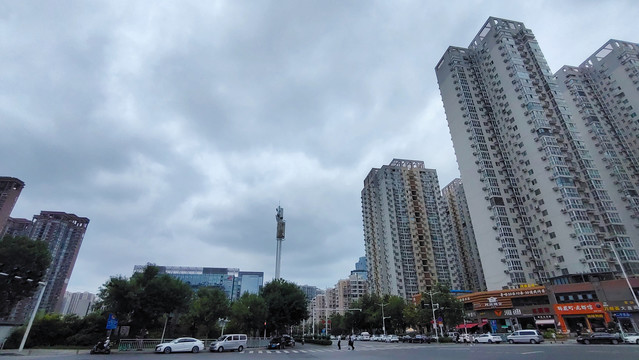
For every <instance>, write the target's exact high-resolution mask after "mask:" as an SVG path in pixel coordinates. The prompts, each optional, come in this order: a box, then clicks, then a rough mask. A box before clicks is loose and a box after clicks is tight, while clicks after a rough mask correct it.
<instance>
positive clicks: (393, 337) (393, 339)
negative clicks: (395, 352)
mask: <svg viewBox="0 0 639 360" xmlns="http://www.w3.org/2000/svg"><path fill="white" fill-rule="evenodd" d="M386 342H388V343H398V342H399V336H397V335H388V336H387V337H386Z"/></svg>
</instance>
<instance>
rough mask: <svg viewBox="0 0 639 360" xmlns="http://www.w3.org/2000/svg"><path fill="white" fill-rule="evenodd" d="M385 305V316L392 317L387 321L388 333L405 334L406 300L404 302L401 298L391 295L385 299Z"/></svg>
mask: <svg viewBox="0 0 639 360" xmlns="http://www.w3.org/2000/svg"><path fill="white" fill-rule="evenodd" d="M384 303H385V305H384V316H389V317H390V318H388V319H386V333H387V334H398V333H400V332H401V333H403V332H404V329H406V322H405V320H404V308H405V307H406V300H404V298H402V297H400V296H396V295H391V296H387V297H385V299H384ZM386 304H388V305H386Z"/></svg>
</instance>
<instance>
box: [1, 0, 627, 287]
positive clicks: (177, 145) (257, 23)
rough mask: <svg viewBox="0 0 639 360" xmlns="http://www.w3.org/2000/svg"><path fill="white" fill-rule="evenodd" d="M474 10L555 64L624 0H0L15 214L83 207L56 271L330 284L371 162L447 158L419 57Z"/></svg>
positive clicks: (475, 16) (353, 248)
mask: <svg viewBox="0 0 639 360" xmlns="http://www.w3.org/2000/svg"><path fill="white" fill-rule="evenodd" d="M489 16H497V17H502V18H507V19H512V20H518V21H522V22H524V23H525V24H526V26H527V27H528V28H530V29H532V30H533V32H534V33H535V35H536V37H537V40H538V41H539V43H540V45H541V48H542V50H543V51H544V53H545V55H546V58H547V60H548V63H549V65H550V67H551V69H552V70H553V71H556V70H558V69H559V68H560V67H561V66H562V65H564V64H568V65H578V64H580V63H581V62H582V61H584V60H585V59H586V58H587V57H588V56H589V55H591V54H592V53H594V52H595V51H596V50H597V49H598V48H599V47H600V46H601V45H603V44H604V42H605V41H607V40H608V39H610V38H616V39H621V40H627V41H633V42H639V35H638V34H637V31H636V30H637V19H639V2H635V1H601V0H599V1H588V0H577V1H555V0H551V1H525V2H524V1H521V2H520V1H503V2H502V1H480V0H473V1H450V0H448V1H394V0H393V1H263V0H259V1H258V0H255V1H238V0H232V1H104V2H98V1H78V2H74V1H8V0H6V1H4V0H3V1H0V154H2V159H3V160H2V161H1V162H0V175H3V176H14V177H17V178H20V179H21V180H23V181H24V182H25V183H26V187H25V189H24V190H23V192H22V195H21V196H20V198H19V200H18V203H17V205H16V207H15V208H14V211H13V214H12V216H13V217H24V218H29V219H30V218H32V216H33V215H34V214H37V213H39V212H40V211H41V210H49V211H65V212H69V213H74V214H76V215H78V216H84V217H88V218H89V219H90V220H91V222H90V224H89V227H88V231H87V233H86V236H85V238H84V242H83V244H82V248H81V251H80V254H79V257H78V260H77V262H76V265H75V269H74V271H73V276H72V277H71V281H70V283H69V288H68V290H70V291H90V292H96V291H97V290H98V288H99V287H100V285H102V284H103V283H104V282H105V281H107V280H108V279H109V277H110V276H112V275H125V276H130V275H131V273H132V270H133V266H134V265H136V264H145V263H147V262H152V263H156V264H158V265H182V266H206V267H232V268H239V269H241V270H245V271H263V272H264V273H265V281H270V280H271V279H272V277H273V275H274V272H275V247H276V241H275V209H276V207H277V206H278V204H280V205H281V206H282V207H283V208H284V216H285V219H286V222H287V228H286V240H285V241H284V244H283V251H282V265H281V275H282V277H283V278H285V279H287V280H291V281H294V282H296V283H298V284H309V285H315V286H318V287H320V288H326V287H329V286H333V285H334V284H335V283H336V282H337V280H339V279H342V278H345V277H347V276H348V275H349V273H350V270H352V269H354V266H355V265H354V264H355V262H356V261H357V260H358V258H359V257H360V256H363V255H364V242H363V231H362V221H361V206H360V191H361V189H362V186H363V180H364V178H365V177H366V175H367V173H368V172H369V171H370V169H371V168H373V167H380V166H382V165H385V164H388V163H389V162H390V161H391V160H392V159H393V158H404V159H416V160H423V161H424V162H425V163H426V166H427V167H429V168H434V169H437V171H438V174H439V180H440V184H441V185H442V186H444V185H446V184H448V183H449V182H450V181H451V180H453V179H454V178H455V177H457V176H458V174H459V173H458V169H457V164H456V161H455V155H454V152H453V149H452V143H451V141H450V135H449V133H448V128H447V125H446V118H445V115H444V110H443V106H442V101H441V99H440V96H439V89H438V86H437V81H436V79H435V72H434V67H435V65H436V63H437V62H438V61H439V59H440V58H441V56H442V55H443V53H444V51H445V50H446V48H447V47H448V46H450V45H454V46H468V44H469V43H470V41H471V40H472V38H473V37H474V36H475V35H476V34H477V32H478V31H479V30H480V28H481V26H482V25H483V24H484V22H485V21H486V20H487V18H488V17H489Z"/></svg>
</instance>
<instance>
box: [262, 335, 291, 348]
mask: <svg viewBox="0 0 639 360" xmlns="http://www.w3.org/2000/svg"><path fill="white" fill-rule="evenodd" d="M287 346H295V339H293V338H292V337H291V336H290V335H282V336H276V337H274V338H272V339H271V341H269V343H268V345H266V348H267V349H284V348H285V347H287Z"/></svg>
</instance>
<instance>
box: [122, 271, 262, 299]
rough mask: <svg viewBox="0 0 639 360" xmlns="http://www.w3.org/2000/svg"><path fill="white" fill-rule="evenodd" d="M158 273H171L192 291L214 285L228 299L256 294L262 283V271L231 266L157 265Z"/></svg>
mask: <svg viewBox="0 0 639 360" xmlns="http://www.w3.org/2000/svg"><path fill="white" fill-rule="evenodd" d="M145 267H146V265H135V267H134V268H133V272H142V271H144V268H145ZM158 268H159V269H160V274H167V275H171V276H173V277H175V278H177V279H180V280H182V281H183V282H185V283H187V284H189V285H190V286H191V288H192V289H193V290H194V291H197V289H199V288H200V287H215V288H218V289H220V290H222V291H224V293H225V294H226V296H227V297H228V298H229V300H231V301H233V300H236V299H238V298H239V297H240V296H242V294H244V293H246V292H248V293H250V294H258V293H259V292H260V290H261V289H262V286H263V284H264V273H263V272H255V271H239V269H232V268H208V267H186V266H158Z"/></svg>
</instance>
